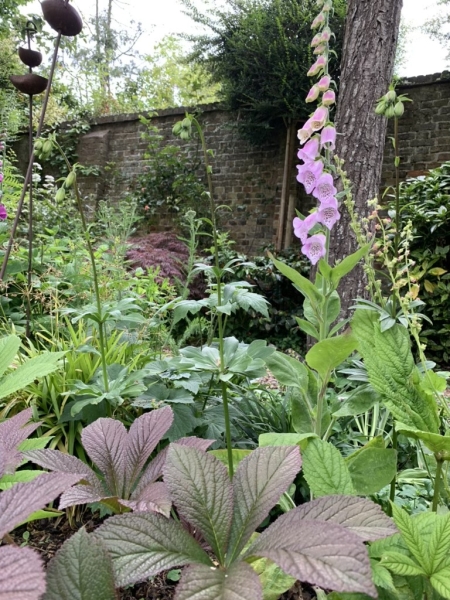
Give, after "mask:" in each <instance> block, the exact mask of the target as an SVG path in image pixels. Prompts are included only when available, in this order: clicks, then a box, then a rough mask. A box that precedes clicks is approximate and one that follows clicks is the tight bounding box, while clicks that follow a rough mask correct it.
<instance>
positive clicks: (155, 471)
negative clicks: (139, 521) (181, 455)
mask: <svg viewBox="0 0 450 600" xmlns="http://www.w3.org/2000/svg"><path fill="white" fill-rule="evenodd" d="M214 441H215V440H202V439H201V438H198V437H185V438H181V439H179V440H177V444H178V445H181V446H188V447H189V448H197V449H198V450H203V452H205V451H206V450H207V449H208V448H209V447H210V446H211V444H213V443H214ZM168 450H169V446H166V447H165V448H164V450H161V452H158V454H157V455H156V456H155V458H154V459H153V460H152V461H150V463H149V465H148V467H147V468H146V469H145V470H144V473H143V474H142V477H141V479H140V480H139V483H138V484H137V486H136V489H135V490H134V492H133V493H132V494H131V499H132V500H136V499H137V498H138V497H139V494H140V493H141V492H142V490H143V489H145V488H146V487H147V486H148V485H149V484H150V483H153V482H154V481H156V480H157V479H159V478H160V477H162V474H163V468H164V465H165V463H166V458H167V452H168Z"/></svg>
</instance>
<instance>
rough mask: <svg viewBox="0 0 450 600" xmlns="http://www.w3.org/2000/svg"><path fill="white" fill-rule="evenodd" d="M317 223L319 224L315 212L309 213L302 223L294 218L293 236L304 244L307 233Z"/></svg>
mask: <svg viewBox="0 0 450 600" xmlns="http://www.w3.org/2000/svg"><path fill="white" fill-rule="evenodd" d="M317 223H319V213H317V212H313V213H311V214H310V215H308V216H307V217H306V219H303V221H302V219H299V218H298V217H295V219H294V221H293V223H292V224H293V225H294V235H295V236H296V237H298V238H300V240H301V242H302V244H304V243H305V242H306V240H307V239H308V233H309V232H310V231H311V229H312V228H313V227H314V225H316V224H317Z"/></svg>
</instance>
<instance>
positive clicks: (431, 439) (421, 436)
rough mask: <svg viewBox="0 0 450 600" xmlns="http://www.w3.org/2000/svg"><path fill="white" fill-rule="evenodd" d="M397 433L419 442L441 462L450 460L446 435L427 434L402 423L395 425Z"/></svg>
mask: <svg viewBox="0 0 450 600" xmlns="http://www.w3.org/2000/svg"><path fill="white" fill-rule="evenodd" d="M395 428H396V429H397V431H399V432H400V433H403V435H406V437H410V438H414V439H415V440H420V441H421V442H423V443H424V444H425V446H426V447H427V448H428V449H429V450H431V452H433V454H437V455H439V456H440V457H441V458H442V459H443V460H450V437H449V436H446V435H440V434H438V433H429V432H428V431H419V430H418V429H415V428H414V427H409V426H408V425H404V424H403V423H396V427H395Z"/></svg>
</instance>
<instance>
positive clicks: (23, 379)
mask: <svg viewBox="0 0 450 600" xmlns="http://www.w3.org/2000/svg"><path fill="white" fill-rule="evenodd" d="M64 354H65V353H64V352H45V353H44V354H40V355H39V356H35V357H34V358H31V359H30V360H27V361H26V362H24V363H23V364H21V365H20V366H19V367H17V369H16V370H15V371H13V372H12V373H9V375H7V376H6V377H5V378H4V379H3V380H2V382H1V383H0V398H4V397H5V396H9V395H10V394H13V393H14V392H17V390H21V389H23V388H24V387H25V386H27V385H28V384H30V383H32V382H33V381H34V380H35V379H38V378H40V377H44V376H45V375H48V374H49V373H52V372H53V371H56V369H57V368H58V361H59V360H60V359H61V358H62V357H63V356H64Z"/></svg>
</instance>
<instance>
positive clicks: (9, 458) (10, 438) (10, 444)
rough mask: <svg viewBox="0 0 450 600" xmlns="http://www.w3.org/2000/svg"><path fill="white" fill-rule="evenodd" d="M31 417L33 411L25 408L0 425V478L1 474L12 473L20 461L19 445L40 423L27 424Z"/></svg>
mask: <svg viewBox="0 0 450 600" xmlns="http://www.w3.org/2000/svg"><path fill="white" fill-rule="evenodd" d="M32 416H33V410H32V409H31V408H27V409H25V410H23V411H21V412H20V413H18V414H17V415H14V416H13V417H9V418H8V419H6V421H3V423H0V451H1V454H2V457H1V459H0V476H1V473H14V471H15V470H16V468H17V467H18V466H19V464H20V462H21V461H22V454H21V452H19V450H18V446H19V444H21V443H22V442H23V441H24V440H26V439H27V437H28V436H29V435H31V434H32V433H33V431H35V430H36V429H37V428H38V427H39V425H40V423H29V424H28V425H27V423H28V421H29V420H30V419H31V417H32Z"/></svg>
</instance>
